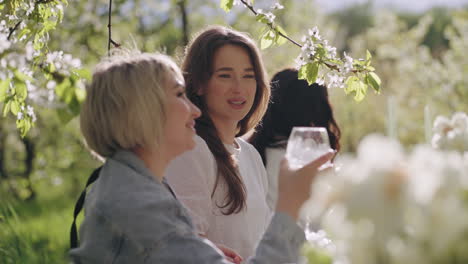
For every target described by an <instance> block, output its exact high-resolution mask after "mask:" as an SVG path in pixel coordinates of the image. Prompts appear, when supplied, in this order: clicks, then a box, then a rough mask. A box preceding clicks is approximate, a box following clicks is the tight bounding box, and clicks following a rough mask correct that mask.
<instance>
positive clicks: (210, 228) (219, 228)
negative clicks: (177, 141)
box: [165, 136, 272, 259]
mask: <svg viewBox="0 0 468 264" xmlns="http://www.w3.org/2000/svg"><path fill="white" fill-rule="evenodd" d="M195 142H196V146H195V148H194V149H193V150H191V151H189V152H186V153H184V154H182V155H181V156H179V157H177V158H176V159H174V160H173V161H172V162H171V163H170V164H169V166H168V168H167V170H166V174H165V177H166V179H167V181H168V183H169V184H170V186H171V187H172V188H173V189H174V192H175V193H176V196H177V198H178V199H179V200H180V201H181V202H182V204H184V205H185V207H186V208H187V209H188V211H189V214H190V215H191V217H192V220H193V222H194V225H195V229H196V231H197V232H199V233H200V234H202V235H204V236H206V237H207V238H208V239H210V240H211V241H213V242H214V243H215V244H223V245H225V246H227V247H230V248H232V249H233V250H235V251H236V252H237V253H239V255H241V256H242V258H244V259H247V258H248V257H250V256H252V255H254V252H255V248H256V247H257V244H258V242H259V241H260V239H261V237H262V235H263V233H264V231H265V230H266V228H267V226H268V224H269V222H270V218H271V216H272V210H271V209H270V208H269V207H268V205H267V202H266V193H267V189H268V187H267V175H266V171H265V168H264V166H263V163H262V160H261V157H260V154H258V152H257V150H256V149H255V148H254V147H253V146H252V145H250V144H249V143H247V142H246V141H244V140H243V139H241V138H236V139H235V142H236V143H237V146H236V147H237V148H235V147H234V146H232V145H226V147H227V149H228V151H229V152H230V153H231V154H233V155H234V156H235V159H236V160H237V164H238V167H239V172H240V176H241V178H242V181H243V182H244V185H245V187H246V193H247V201H246V205H247V207H246V208H245V209H244V210H242V211H241V212H240V213H237V214H231V215H223V214H222V213H221V209H219V208H218V207H217V206H216V203H217V204H219V205H221V204H223V203H222V202H223V200H224V198H225V196H226V189H225V188H226V186H225V184H224V182H223V181H219V184H218V188H217V189H216V192H215V194H214V196H213V199H212V198H211V193H212V191H213V187H214V183H215V180H216V175H217V165H216V161H215V159H214V156H213V154H212V153H211V151H210V150H209V148H208V145H207V144H206V143H205V141H204V140H203V139H202V138H201V137H199V136H196V137H195Z"/></svg>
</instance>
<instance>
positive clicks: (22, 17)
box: [0, 0, 90, 136]
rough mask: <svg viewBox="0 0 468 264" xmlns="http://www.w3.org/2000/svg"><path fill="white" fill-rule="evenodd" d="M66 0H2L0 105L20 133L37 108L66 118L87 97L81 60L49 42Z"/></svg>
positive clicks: (22, 132) (30, 120)
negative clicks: (50, 47) (52, 47)
mask: <svg viewBox="0 0 468 264" xmlns="http://www.w3.org/2000/svg"><path fill="white" fill-rule="evenodd" d="M66 5H67V1H66V0H6V1H5V0H0V69H1V70H0V103H3V109H2V112H3V117H4V118H5V117H7V116H9V115H12V116H13V117H14V118H15V119H16V126H17V128H18V130H19V131H20V134H21V136H25V135H26V133H27V132H28V131H29V130H30V129H31V127H32V126H33V125H34V122H35V121H36V114H35V111H34V108H33V104H34V105H35V106H40V107H49V108H54V109H57V112H58V114H59V116H60V117H61V119H62V120H63V121H68V120H70V119H71V118H73V117H74V116H76V115H78V114H79V107H80V103H81V101H82V100H83V99H84V97H85V91H84V89H83V84H82V80H83V78H89V75H90V74H89V71H87V70H85V69H81V61H80V60H79V59H77V58H73V57H72V56H71V55H70V54H64V52H63V51H51V50H49V48H48V46H47V42H48V40H49V32H50V31H52V30H54V29H55V27H56V26H57V25H58V24H59V23H60V22H61V21H62V18H63V9H64V6H66Z"/></svg>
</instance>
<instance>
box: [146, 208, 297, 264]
mask: <svg viewBox="0 0 468 264" xmlns="http://www.w3.org/2000/svg"><path fill="white" fill-rule="evenodd" d="M304 240H305V239H304V232H303V231H302V230H301V229H300V228H299V227H298V226H297V225H296V223H295V222H294V221H293V219H292V218H291V217H289V216H287V215H285V214H281V213H279V214H275V216H274V217H273V219H272V221H271V223H270V225H269V227H268V229H267V231H266V233H265V234H264V236H263V239H262V240H261V241H260V244H259V245H258V247H257V250H256V254H255V256H253V257H251V258H249V259H248V260H247V261H246V263H250V264H275V263H278V264H280V263H296V262H297V260H298V254H299V248H300V246H301V245H302V243H304ZM161 244H164V247H163V248H159V249H158V250H155V251H153V254H151V255H150V257H149V258H147V260H148V261H147V262H146V263H181V264H185V263H210V264H218V263H220V264H221V263H230V262H228V261H227V260H226V259H224V257H223V256H222V255H221V253H220V252H219V251H218V250H217V249H215V248H214V246H212V244H211V242H209V241H208V240H206V239H203V238H200V237H199V236H196V235H180V234H178V233H171V234H168V235H167V236H166V237H165V238H164V243H161Z"/></svg>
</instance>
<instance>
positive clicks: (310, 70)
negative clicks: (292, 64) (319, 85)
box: [299, 62, 319, 85]
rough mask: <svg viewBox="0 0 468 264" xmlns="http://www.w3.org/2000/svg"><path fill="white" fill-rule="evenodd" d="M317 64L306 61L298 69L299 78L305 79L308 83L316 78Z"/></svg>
mask: <svg viewBox="0 0 468 264" xmlns="http://www.w3.org/2000/svg"><path fill="white" fill-rule="evenodd" d="M318 70H319V64H318V63H317V62H312V63H307V64H306V65H303V66H302V67H301V68H300V69H299V79H301V80H306V81H307V83H308V84H309V85H311V84H313V83H314V82H315V81H316V80H317V76H318Z"/></svg>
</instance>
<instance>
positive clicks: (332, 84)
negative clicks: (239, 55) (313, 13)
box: [220, 0, 381, 102]
mask: <svg viewBox="0 0 468 264" xmlns="http://www.w3.org/2000/svg"><path fill="white" fill-rule="evenodd" d="M234 5H243V6H245V7H246V8H247V9H249V10H250V11H251V12H252V13H253V14H254V15H255V16H256V19H257V21H258V22H260V23H263V24H264V25H265V27H264V29H263V33H262V36H261V38H260V47H261V48H262V49H265V48H268V47H270V46H272V45H274V44H277V45H281V44H284V43H286V42H287V41H289V42H291V43H293V44H294V45H296V46H298V47H299V48H301V52H300V54H299V56H298V57H297V58H296V64H297V66H298V68H299V78H300V79H303V80H307V82H308V83H309V84H312V83H314V82H317V83H319V84H326V85H327V87H329V88H336V87H339V88H344V91H345V93H346V94H354V99H355V100H356V101H358V102H359V101H362V100H363V99H364V98H365V96H366V94H367V90H368V87H369V86H370V87H371V88H373V89H374V91H375V92H377V93H379V92H380V85H381V81H380V78H379V76H378V75H377V74H376V73H375V69H374V67H372V66H371V59H372V56H371V53H370V52H369V51H367V52H366V59H358V60H355V59H353V58H352V57H350V56H349V55H347V54H346V52H345V53H344V54H343V58H340V57H338V56H337V52H336V48H335V47H333V46H331V45H329V43H328V41H327V40H326V39H324V38H323V37H322V36H321V35H320V32H319V29H318V28H317V27H314V28H312V29H309V30H308V32H307V34H306V35H305V36H303V37H302V39H301V43H302V44H300V43H299V42H297V41H295V40H293V39H291V38H290V37H288V35H287V34H286V32H285V31H284V29H283V28H282V27H281V26H279V25H277V24H276V23H275V18H276V16H275V15H274V14H273V11H274V10H278V9H283V6H282V5H281V4H279V3H275V4H274V5H273V6H272V7H271V11H264V10H262V9H255V8H254V6H253V1H249V0H221V2H220V6H221V8H222V9H224V10H225V11H226V12H229V11H230V10H231V9H232V8H233V6H234Z"/></svg>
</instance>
